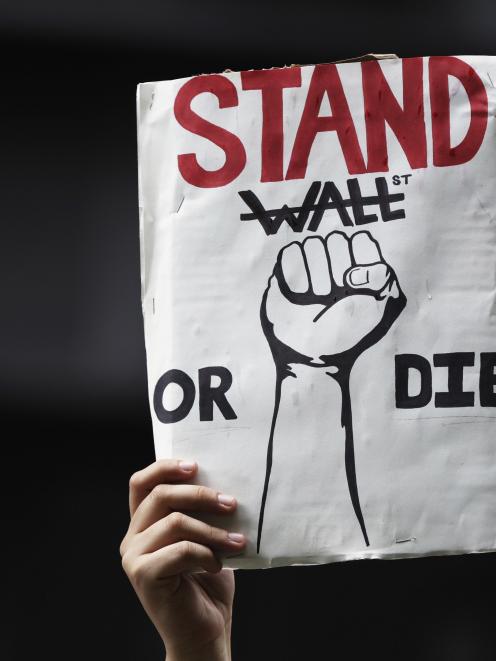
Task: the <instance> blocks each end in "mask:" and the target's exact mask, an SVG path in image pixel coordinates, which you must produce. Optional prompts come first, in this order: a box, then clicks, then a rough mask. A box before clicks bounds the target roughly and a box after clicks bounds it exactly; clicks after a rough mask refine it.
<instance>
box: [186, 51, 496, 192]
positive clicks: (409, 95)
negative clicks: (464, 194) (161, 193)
mask: <svg viewBox="0 0 496 661" xmlns="http://www.w3.org/2000/svg"><path fill="white" fill-rule="evenodd" d="M350 66H351V65H350ZM395 66H399V63H397V65H395ZM401 67H402V78H403V80H402V82H403V94H402V105H400V103H399V102H398V100H397V98H396V96H395V95H394V94H393V92H392V90H391V87H390V86H389V84H388V82H387V80H386V78H385V76H384V73H383V69H382V67H381V65H380V64H379V62H377V61H374V60H371V61H368V62H362V63H361V73H362V92H363V105H362V102H361V100H360V101H357V105H354V106H353V107H352V109H351V110H350V107H349V105H348V100H347V98H346V95H345V92H344V88H343V85H342V82H341V78H340V74H339V71H338V68H337V66H336V65H335V64H319V65H317V66H315V67H314V68H313V70H312V76H311V79H310V83H309V85H308V88H307V90H306V92H305V94H306V97H305V103H304V106H303V111H302V114H301V117H300V118H299V123H298V129H297V131H296V137H295V140H294V143H293V146H292V150H291V155H290V159H289V165H288V168H287V170H286V173H285V174H284V147H285V135H284V124H285V113H284V102H283V98H284V95H283V92H284V90H286V89H288V88H299V87H301V72H302V68H301V67H298V66H295V67H288V68H285V69H265V70H262V71H242V72H241V74H240V80H241V88H242V89H243V90H247V91H258V92H260V97H261V112H262V118H261V119H262V122H261V125H262V130H261V136H260V142H258V141H251V142H250V146H253V147H254V148H255V149H256V153H257V154H258V153H260V154H261V172H260V181H262V182H266V181H283V180H284V179H303V178H304V177H305V174H306V171H307V166H308V161H309V158H310V153H311V150H312V147H313V144H314V142H315V139H316V137H317V135H318V134H319V133H323V132H335V134H336V136H337V138H338V141H339V145H340V149H341V154H342V157H343V159H344V162H345V165H346V167H347V169H348V172H349V173H350V174H352V175H355V174H363V173H364V172H388V170H389V165H388V144H387V138H386V133H387V131H386V126H389V128H390V129H391V131H392V132H393V133H394V135H395V136H396V140H397V141H398V143H399V145H400V146H401V149H402V150H403V152H404V154H405V156H406V158H407V160H408V162H409V164H410V167H411V168H412V169H417V168H425V167H427V131H426V125H425V117H424V101H425V99H424V80H423V60H422V58H419V57H414V58H408V59H404V60H401ZM449 78H454V79H457V80H458V81H459V83H460V84H461V85H462V86H463V87H464V89H465V92H466V94H467V99H468V100H467V109H466V113H467V115H468V116H469V118H470V120H469V126H468V129H467V131H466V134H465V136H464V138H463V139H462V141H461V142H460V143H459V144H457V145H453V144H452V143H451V134H450V123H452V120H451V117H450V90H449V82H448V81H449ZM428 91H429V99H430V122H431V129H432V130H431V133H432V162H433V165H435V166H437V167H443V166H449V165H458V164H460V163H466V162H467V161H470V160H471V159H472V158H473V157H474V156H475V154H476V153H477V151H478V150H479V147H480V146H481V144H482V140H483V138H484V134H485V131H486V127H487V117H488V100H487V93H486V89H485V87H484V83H483V82H482V80H481V78H480V77H479V76H478V75H477V73H476V71H475V70H474V69H473V68H472V67H471V66H470V65H469V64H467V63H466V62H464V61H463V60H460V59H458V58H456V57H431V58H429V83H428ZM204 93H208V94H213V95H214V96H216V97H217V99H218V102H219V108H220V109H223V108H233V107H237V106H238V105H239V101H238V89H237V88H236V85H235V84H234V82H233V81H232V80H231V79H230V78H227V77H226V76H223V75H219V74H214V75H208V76H197V77H195V78H190V79H189V80H188V81H187V82H186V83H185V84H184V85H183V86H182V87H181V88H180V89H179V91H178V93H177V96H176V98H175V102H174V115H175V117H176V120H177V122H178V123H179V124H180V125H181V126H182V127H183V128H184V129H186V130H187V131H190V132H191V133H194V134H195V135H198V136H201V137H202V138H205V139H206V140H209V141H210V142H211V143H213V144H214V145H216V146H217V147H220V149H222V151H223V152H224V154H225V162H224V164H223V165H222V166H221V167H219V168H218V169H217V170H206V169H205V168H203V167H202V166H201V165H200V163H199V162H198V159H197V156H196V154H194V153H189V154H179V155H178V157H177V159H178V167H179V171H180V173H181V175H182V177H183V178H184V179H185V181H187V182H188V183H190V184H192V185H193V186H198V187H200V188H216V187H218V186H225V185H226V184H229V183H231V182H232V181H234V180H235V179H236V178H237V177H239V175H240V174H241V172H243V170H244V168H245V166H246V162H247V155H246V148H245V145H244V144H243V142H242V140H241V139H240V138H239V137H238V136H237V135H236V134H234V133H232V132H231V131H228V130H227V129H225V128H223V127H221V126H218V125H217V124H214V123H213V122H212V121H209V120H208V119H205V118H203V117H201V116H200V115H198V114H197V113H196V112H195V111H194V110H193V109H192V107H191V105H192V102H193V100H194V99H195V98H196V97H197V96H198V95H199V94H204ZM296 95H297V92H295V93H293V98H292V102H291V110H290V111H288V112H291V113H294V110H293V108H294V107H295V103H296V101H297V99H296V98H295V97H296ZM324 97H326V98H327V100H328V102H329V106H330V108H331V114H330V115H329V114H327V115H321V114H320V111H321V106H322V102H323V100H324ZM361 112H363V113H364V123H365V131H366V151H367V160H365V157H364V155H363V153H362V149H361V147H360V143H359V141H358V136H357V131H356V128H355V124H354V121H353V117H356V116H357V115H358V114H359V113H361ZM464 113H465V110H464ZM235 117H236V124H238V123H239V121H242V120H243V109H242V107H241V108H240V111H239V113H238V112H236V115H235ZM246 119H247V122H248V119H249V120H250V124H252V123H253V122H254V118H253V117H250V118H248V117H247V118H246ZM286 119H287V118H286ZM297 121H298V120H297Z"/></svg>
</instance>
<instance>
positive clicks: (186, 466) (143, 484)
mask: <svg viewBox="0 0 496 661" xmlns="http://www.w3.org/2000/svg"><path fill="white" fill-rule="evenodd" d="M197 468H198V466H197V464H196V462H194V461H183V460H182V459H159V460H158V461H155V462H154V463H153V464H150V465H149V466H147V467H146V468H143V470H140V471H137V472H136V473H134V474H133V475H132V476H131V479H130V480H129V512H130V514H131V516H133V514H134V513H135V511H136V509H137V508H138V506H139V504H140V503H141V502H142V501H143V500H144V499H145V498H146V497H147V496H148V494H149V493H150V491H152V490H153V489H154V487H156V486H157V485H158V484H168V483H177V482H184V481H185V480H189V479H191V478H192V477H193V475H194V474H195V473H196V471H197Z"/></svg>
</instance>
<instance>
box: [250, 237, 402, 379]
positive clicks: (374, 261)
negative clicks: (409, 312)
mask: <svg viewBox="0 0 496 661" xmlns="http://www.w3.org/2000/svg"><path fill="white" fill-rule="evenodd" d="M405 302H406V299H405V296H404V295H403V293H402V291H401V289H400V286H399V283H398V280H397V278H396V275H395V273H394V271H393V269H392V268H391V267H390V266H389V265H388V264H387V263H386V262H385V261H384V259H383V257H382V255H381V251H380V248H379V245H378V243H377V242H376V241H375V240H374V239H373V238H372V237H371V235H370V234H369V233H368V232H357V233H356V234H355V235H353V236H352V237H351V239H348V237H347V236H346V235H345V234H343V233H341V232H332V233H331V234H329V235H328V236H327V238H326V239H322V238H321V237H318V236H316V237H310V238H307V239H306V240H305V241H303V243H297V242H293V243H290V244H289V245H288V246H286V247H285V248H283V249H282V250H281V252H280V253H279V256H278V259H277V262H276V265H275V267H274V272H273V275H272V277H271V278H270V280H269V286H268V288H267V291H266V292H265V295H264V299H263V303H262V325H263V327H264V331H265V334H266V337H267V339H268V341H269V344H270V345H271V348H272V351H273V354H274V358H275V360H276V362H278V363H284V364H285V365H288V364H290V363H291V362H293V363H304V364H308V365H314V366H330V365H336V366H337V367H344V365H345V364H346V365H347V366H348V367H351V365H352V363H353V362H354V360H355V359H356V358H357V357H358V355H360V353H362V352H363V351H364V350H365V349H367V348H368V347H370V346H371V345H372V344H375V343H376V342H377V341H378V340H379V339H381V338H382V337H383V336H384V335H385V334H386V333H387V331H388V330H389V328H390V327H391V324H392V323H393V322H394V321H395V319H396V318H397V317H398V315H399V314H400V312H401V310H402V309H403V307H404V306H405ZM337 363H340V364H339V365H338V364H337ZM281 366H282V365H281Z"/></svg>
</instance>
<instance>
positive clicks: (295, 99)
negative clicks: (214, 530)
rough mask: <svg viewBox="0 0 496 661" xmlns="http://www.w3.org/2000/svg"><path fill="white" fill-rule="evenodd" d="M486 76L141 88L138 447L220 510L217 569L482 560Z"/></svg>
mask: <svg viewBox="0 0 496 661" xmlns="http://www.w3.org/2000/svg"><path fill="white" fill-rule="evenodd" d="M495 81H496V58H493V57H484V56H474V57H468V56H467V57H466V56H463V57H453V56H449V57H448V56H447V57H441V56H436V57H426V58H409V59H398V58H391V59H384V60H381V61H378V60H376V59H368V60H366V61H358V62H351V63H339V64H320V65H316V66H301V67H300V66H291V67H284V68H275V69H266V70H260V71H254V70H252V71H243V72H225V73H223V74H212V75H201V76H195V77H192V78H187V79H181V80H173V81H163V82H154V83H143V84H141V85H140V86H139V88H138V157H139V207H140V231H141V236H140V238H141V269H142V301H143V313H144V322H145V341H146V351H147V367H148V381H149V394H150V403H151V414H152V419H153V430H154V438H155V446H156V453H157V457H169V456H171V457H177V458H182V459H194V460H196V461H197V462H198V464H199V467H200V471H199V475H198V483H200V484H206V485H208V486H212V487H213V488H215V489H218V490H219V491H222V492H224V493H228V494H233V495H235V496H236V497H237V499H238V501H239V508H238V509H239V511H238V513H237V515H236V519H235V521H234V522H233V521H231V522H230V524H229V525H230V527H231V529H234V530H240V531H242V532H244V533H245V534H246V536H247V537H248V540H249V544H248V548H247V551H246V552H245V554H244V555H243V556H240V557H238V558H232V559H231V560H230V561H229V562H228V564H230V566H235V567H268V566H276V565H284V564H298V563H319V562H331V561H337V560H347V559H354V558H377V557H385V558H391V557H407V556H416V555H429V554H439V553H461V552H482V551H489V550H493V549H494V548H495V545H496V515H495V512H496V508H495V504H496V501H495V497H496V461H495V458H496V434H495V431H496V374H495V372H496V220H495V219H496V197H495V191H496V149H495V109H496V105H495V102H496V89H495V86H494V82H495ZM211 520H212V521H214V522H215V523H217V524H222V525H223V526H224V525H225V523H224V521H221V520H215V519H211Z"/></svg>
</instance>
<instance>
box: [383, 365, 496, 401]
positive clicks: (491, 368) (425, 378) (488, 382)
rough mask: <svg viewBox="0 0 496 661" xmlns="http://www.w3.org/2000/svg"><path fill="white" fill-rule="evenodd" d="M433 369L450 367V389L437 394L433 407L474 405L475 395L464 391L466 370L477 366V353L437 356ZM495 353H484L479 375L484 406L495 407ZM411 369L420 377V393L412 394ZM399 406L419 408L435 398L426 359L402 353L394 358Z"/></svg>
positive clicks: (430, 372)
mask: <svg viewBox="0 0 496 661" xmlns="http://www.w3.org/2000/svg"><path fill="white" fill-rule="evenodd" d="M433 365H434V367H446V368H448V390H447V391H446V392H436V393H435V396H434V406H435V407H436V408H451V407H464V406H475V393H473V392H470V391H465V390H464V389H463V370H464V368H465V367H473V366H474V365H475V353H469V352H459V353H435V354H434V356H433ZM495 368H496V353H481V355H480V372H479V399H480V405H481V406H496V390H495V387H496V373H495ZM410 370H416V371H417V372H418V374H419V376H420V391H419V392H418V393H417V394H416V395H412V394H410V391H409V388H408V381H409V375H410ZM395 374H396V407H397V408H399V409H416V408H421V407H423V406H427V404H429V402H430V401H431V399H432V369H431V364H430V363H429V361H428V360H427V358H424V357H423V356H419V355H417V354H415V353H403V354H400V355H398V356H395Z"/></svg>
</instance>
